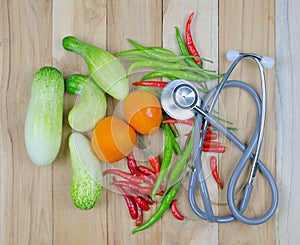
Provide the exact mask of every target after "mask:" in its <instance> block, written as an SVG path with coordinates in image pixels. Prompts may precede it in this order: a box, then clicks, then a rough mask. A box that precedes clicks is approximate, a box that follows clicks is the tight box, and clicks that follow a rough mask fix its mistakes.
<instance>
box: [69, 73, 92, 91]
mask: <svg viewBox="0 0 300 245" xmlns="http://www.w3.org/2000/svg"><path fill="white" fill-rule="evenodd" d="M87 79H88V76H85V75H81V74H73V75H71V76H69V77H68V79H67V80H66V90H67V91H68V92H69V93H70V94H74V95H80V94H81V89H82V87H83V86H84V84H85V82H86V80H87Z"/></svg>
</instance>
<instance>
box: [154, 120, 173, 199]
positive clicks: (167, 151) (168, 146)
mask: <svg viewBox="0 0 300 245" xmlns="http://www.w3.org/2000/svg"><path fill="white" fill-rule="evenodd" d="M165 125H166V124H163V125H162V127H163V129H164V132H165V147H164V154H163V159H162V163H161V166H160V172H159V174H158V177H157V180H156V182H155V186H154V187H153V190H152V200H154V197H155V195H156V192H157V191H158V189H159V188H160V185H161V183H162V182H163V181H164V178H165V176H166V174H167V171H168V167H169V165H170V162H171V159H172V152H173V140H172V135H171V134H172V132H171V130H170V129H169V130H168V129H166V127H165Z"/></svg>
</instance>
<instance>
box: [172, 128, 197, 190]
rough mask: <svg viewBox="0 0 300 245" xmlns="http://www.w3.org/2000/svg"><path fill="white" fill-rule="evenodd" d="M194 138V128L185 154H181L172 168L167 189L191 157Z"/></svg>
mask: <svg viewBox="0 0 300 245" xmlns="http://www.w3.org/2000/svg"><path fill="white" fill-rule="evenodd" d="M193 139H194V129H193V130H192V135H191V138H190V140H189V143H188V144H187V146H186V148H185V150H184V152H183V154H182V155H181V156H180V158H179V160H178V161H177V162H176V164H175V165H174V167H173V168H172V171H171V173H170V175H169V180H168V184H167V190H168V189H169V188H170V186H171V185H172V183H173V182H174V180H175V179H176V178H177V177H178V176H179V174H180V173H181V171H182V169H183V167H184V166H185V165H186V164H187V162H188V160H189V158H190V155H191V152H192V150H193Z"/></svg>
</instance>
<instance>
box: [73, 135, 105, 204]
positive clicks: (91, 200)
mask: <svg viewBox="0 0 300 245" xmlns="http://www.w3.org/2000/svg"><path fill="white" fill-rule="evenodd" d="M69 148H70V158H71V164H72V171H73V178H72V183H71V190H70V194H71V198H72V201H73V204H74V205H75V206H76V207H77V208H79V209H82V210H89V209H91V208H93V207H94V206H95V205H96V204H97V203H98V201H99V199H100V197H101V193H102V171H101V166H100V162H99V160H98V159H97V157H96V156H95V155H94V153H93V152H92V149H91V145H90V142H89V140H88V139H87V138H86V137H85V136H83V135H82V134H80V133H72V134H71V136H70V137H69Z"/></svg>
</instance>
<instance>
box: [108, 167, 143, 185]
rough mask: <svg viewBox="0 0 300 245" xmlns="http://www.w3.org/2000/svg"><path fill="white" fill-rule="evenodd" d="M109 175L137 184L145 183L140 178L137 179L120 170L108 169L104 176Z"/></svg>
mask: <svg viewBox="0 0 300 245" xmlns="http://www.w3.org/2000/svg"><path fill="white" fill-rule="evenodd" d="M107 174H115V175H118V176H120V177H122V178H124V179H126V180H128V181H130V182H132V183H135V184H142V183H143V182H144V181H143V179H142V178H140V177H137V176H133V175H131V174H128V173H125V172H123V171H121V170H119V169H107V170H105V171H104V172H103V176H105V175H107Z"/></svg>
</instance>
